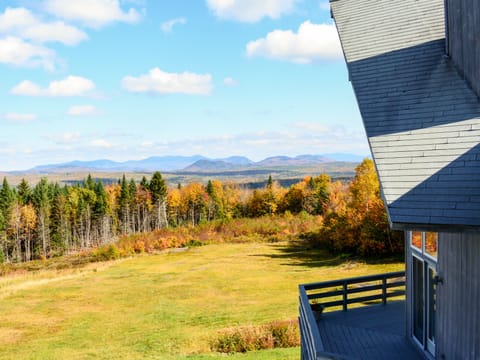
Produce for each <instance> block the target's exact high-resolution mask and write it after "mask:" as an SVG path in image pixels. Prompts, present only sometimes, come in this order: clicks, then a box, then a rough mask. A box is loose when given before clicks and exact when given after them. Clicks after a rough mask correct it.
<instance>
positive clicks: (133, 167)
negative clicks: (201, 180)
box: [12, 153, 364, 174]
mask: <svg viewBox="0 0 480 360" xmlns="http://www.w3.org/2000/svg"><path fill="white" fill-rule="evenodd" d="M363 158H364V157H363V156H359V155H353V154H338V153H337V154H324V155H298V156H295V157H289V156H272V157H268V158H266V159H264V160H261V161H258V162H254V161H252V160H250V159H249V158H247V157H244V156H231V157H226V158H219V159H210V158H207V157H204V156H201V155H194V156H152V157H149V158H146V159H143V160H129V161H124V162H116V161H111V160H106V159H100V160H93V161H78V160H76V161H71V162H66V163H61V164H49V165H41V166H36V167H34V168H32V169H30V170H26V171H16V172H12V173H16V174H22V173H27V174H28V173H30V174H49V173H65V172H101V171H106V172H153V171H157V170H158V171H163V172H176V171H182V172H200V173H201V172H206V173H209V172H216V171H247V170H251V169H255V170H259V169H265V168H267V169H268V168H274V167H297V168H298V167H308V166H316V165H321V164H326V163H332V162H354V163H356V162H361V161H362V160H363Z"/></svg>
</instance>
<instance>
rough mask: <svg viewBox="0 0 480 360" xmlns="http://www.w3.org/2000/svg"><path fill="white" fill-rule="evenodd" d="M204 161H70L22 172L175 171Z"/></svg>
mask: <svg viewBox="0 0 480 360" xmlns="http://www.w3.org/2000/svg"><path fill="white" fill-rule="evenodd" d="M202 159H206V158H205V157H203V156H200V155H194V156H153V157H149V158H146V159H143V160H129V161H124V162H116V161H111V160H94V161H77V160H76V161H71V162H67V163H61V164H49V165H40V166H36V167H34V168H32V169H29V170H26V171H24V172H25V173H39V174H47V173H56V172H65V171H92V172H93V171H113V172H122V171H133V172H135V171H147V172H150V171H156V170H159V171H176V170H181V169H183V168H185V167H187V166H190V165H191V164H193V163H194V162H196V161H198V160H202Z"/></svg>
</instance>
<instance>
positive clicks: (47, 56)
mask: <svg viewBox="0 0 480 360" xmlns="http://www.w3.org/2000/svg"><path fill="white" fill-rule="evenodd" d="M0 63H4V64H10V65H14V66H24V67H43V68H45V69H47V70H53V69H54V67H55V52H54V51H53V50H50V49H48V48H46V47H44V46H42V45H34V44H30V43H28V42H25V41H24V40H22V39H20V38H17V37H13V36H7V37H5V38H3V39H0Z"/></svg>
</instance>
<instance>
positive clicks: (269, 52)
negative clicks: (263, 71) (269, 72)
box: [246, 21, 342, 64]
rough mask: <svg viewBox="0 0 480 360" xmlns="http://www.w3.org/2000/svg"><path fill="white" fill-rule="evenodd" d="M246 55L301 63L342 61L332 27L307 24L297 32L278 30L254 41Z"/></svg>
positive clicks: (329, 25)
mask: <svg viewBox="0 0 480 360" xmlns="http://www.w3.org/2000/svg"><path fill="white" fill-rule="evenodd" d="M246 52H247V55H248V56H250V57H253V56H262V57H266V58H270V59H278V60H286V61H291V62H295V63H300V64H309V63H312V62H316V61H322V60H323V61H324V60H327V61H332V60H340V59H341V58H342V48H341V46H340V40H339V38H338V34H337V30H336V29H335V25H333V24H312V23H311V22H310V21H305V22H304V23H303V24H301V25H300V27H299V28H298V32H297V33H294V32H293V31H291V30H275V31H272V32H270V33H268V34H267V36H266V37H265V38H261V39H258V40H255V41H251V42H249V43H248V44H247V46H246Z"/></svg>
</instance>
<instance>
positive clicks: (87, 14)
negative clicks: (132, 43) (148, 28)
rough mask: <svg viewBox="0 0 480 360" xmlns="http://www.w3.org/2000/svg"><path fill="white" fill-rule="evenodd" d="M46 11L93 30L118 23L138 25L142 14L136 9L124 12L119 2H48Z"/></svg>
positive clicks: (47, 0) (45, 7)
mask: <svg viewBox="0 0 480 360" xmlns="http://www.w3.org/2000/svg"><path fill="white" fill-rule="evenodd" d="M44 9H45V10H46V11H47V12H49V13H51V14H53V15H55V16H57V17H60V18H63V19H66V20H69V21H76V22H79V23H81V24H84V25H86V26H89V27H93V28H100V27H102V26H105V25H108V24H110V23H112V22H116V21H118V22H125V23H136V22H138V21H139V20H140V18H141V16H140V13H139V12H138V11H137V10H136V9H134V8H130V9H128V10H126V11H124V10H122V8H121V7H120V4H119V2H118V0H82V1H65V0H46V1H45V2H44Z"/></svg>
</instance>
